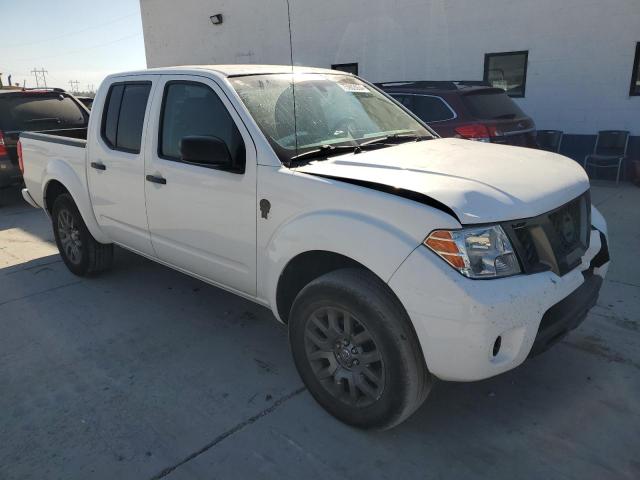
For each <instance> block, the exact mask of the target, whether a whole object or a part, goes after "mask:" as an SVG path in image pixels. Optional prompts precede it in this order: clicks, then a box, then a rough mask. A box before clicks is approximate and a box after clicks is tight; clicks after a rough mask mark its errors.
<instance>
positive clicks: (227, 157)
mask: <svg viewBox="0 0 640 480" xmlns="http://www.w3.org/2000/svg"><path fill="white" fill-rule="evenodd" d="M180 155H181V156H182V161H183V162H186V163H194V164H197V165H203V166H210V167H216V168H229V169H230V168H231V167H232V159H231V153H230V152H229V148H228V147H227V144H226V143H225V142H224V140H222V139H220V138H218V137H209V136H195V135H194V136H189V137H182V140H180Z"/></svg>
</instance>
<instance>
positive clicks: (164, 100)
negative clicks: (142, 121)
mask: <svg viewBox="0 0 640 480" xmlns="http://www.w3.org/2000/svg"><path fill="white" fill-rule="evenodd" d="M203 78H205V79H208V78H207V77H203ZM171 85H196V86H199V87H205V88H208V89H209V90H210V91H211V92H212V93H213V94H214V95H215V96H216V97H218V100H219V101H220V104H221V105H222V107H223V108H224V109H225V110H226V111H227V115H229V119H230V120H231V121H232V122H233V124H234V125H235V127H236V130H237V131H238V134H239V135H240V139H241V140H242V144H243V145H244V151H245V158H244V162H243V164H242V167H241V169H237V170H236V169H229V168H225V167H216V166H215V165H201V164H195V163H189V162H183V161H182V159H180V158H179V157H170V156H168V155H164V154H163V153H162V132H163V130H164V112H165V107H166V103H167V95H168V92H169V88H170V87H171ZM157 139H158V145H157V148H156V155H157V156H158V158H160V159H162V160H166V161H168V162H176V163H182V164H183V165H191V166H194V167H200V168H208V169H209V170H219V171H222V172H229V173H236V174H238V173H240V174H244V172H245V169H246V163H247V158H246V151H247V144H246V142H245V140H244V137H243V136H242V132H241V131H240V128H238V124H237V122H236V121H235V120H234V118H233V115H231V112H230V111H229V109H228V108H227V106H226V105H225V104H224V102H223V101H222V98H221V96H220V95H219V94H218V93H217V92H216V91H215V90H214V89H213V88H211V86H210V85H207V84H206V83H205V82H202V81H198V80H168V81H167V82H165V84H164V87H163V89H162V103H161V104H160V117H159V118H158V137H157Z"/></svg>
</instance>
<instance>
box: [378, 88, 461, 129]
mask: <svg viewBox="0 0 640 480" xmlns="http://www.w3.org/2000/svg"><path fill="white" fill-rule="evenodd" d="M389 95H391V96H392V97H394V98H395V96H396V95H405V96H412V97H431V98H437V99H438V100H440V101H441V102H442V103H444V105H445V106H446V107H447V108H448V109H449V111H450V112H451V114H452V115H453V116H452V117H451V118H445V119H444V120H433V121H430V122H425V120H422V121H423V122H425V123H428V124H432V123H440V122H449V121H451V120H455V119H456V118H458V114H457V113H456V111H455V110H454V109H453V108H451V105H449V102H447V101H446V100H445V99H444V98H442V97H441V96H439V95H427V94H425V93H404V92H393V93H390V94H389ZM396 100H398V99H397V98H396ZM398 101H400V100H398ZM400 103H402V102H400ZM403 106H404V107H405V108H409V107H407V106H406V105H404V104H403ZM409 110H411V109H409ZM414 113H415V112H414Z"/></svg>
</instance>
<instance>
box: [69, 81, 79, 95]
mask: <svg viewBox="0 0 640 480" xmlns="http://www.w3.org/2000/svg"><path fill="white" fill-rule="evenodd" d="M79 83H80V82H78V80H69V85H71V93H78V84H79Z"/></svg>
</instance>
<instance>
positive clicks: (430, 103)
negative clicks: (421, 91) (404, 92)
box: [411, 95, 455, 123]
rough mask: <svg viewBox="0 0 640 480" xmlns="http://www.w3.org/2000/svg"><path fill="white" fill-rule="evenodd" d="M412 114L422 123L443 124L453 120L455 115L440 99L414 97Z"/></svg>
mask: <svg viewBox="0 0 640 480" xmlns="http://www.w3.org/2000/svg"><path fill="white" fill-rule="evenodd" d="M411 108H412V110H413V112H414V113H415V114H416V115H417V116H418V117H420V119H421V120H422V121H423V122H426V123H430V122H444V121H445V120H451V119H452V118H455V114H454V113H453V112H452V111H451V109H450V108H449V107H448V106H447V104H446V103H444V101H443V100H442V99H441V98H440V97H428V96H425V95H415V96H414V97H413V107H411Z"/></svg>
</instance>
